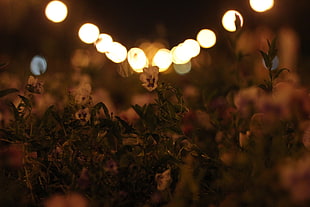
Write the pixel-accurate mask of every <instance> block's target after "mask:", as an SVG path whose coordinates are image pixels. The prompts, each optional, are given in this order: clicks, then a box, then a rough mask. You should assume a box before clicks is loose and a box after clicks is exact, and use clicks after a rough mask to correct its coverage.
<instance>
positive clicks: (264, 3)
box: [250, 0, 274, 12]
mask: <svg viewBox="0 0 310 207" xmlns="http://www.w3.org/2000/svg"><path fill="white" fill-rule="evenodd" d="M273 4H274V0H250V6H251V8H252V9H253V10H254V11H256V12H265V11H267V10H269V9H271V8H272V7H273Z"/></svg>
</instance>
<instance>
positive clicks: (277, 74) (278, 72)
mask: <svg viewBox="0 0 310 207" xmlns="http://www.w3.org/2000/svg"><path fill="white" fill-rule="evenodd" d="M283 71H287V72H290V70H289V69H287V68H281V69H279V70H277V71H276V73H275V74H274V76H273V78H274V79H276V78H278V77H279V75H280V74H281V73H282V72H283Z"/></svg>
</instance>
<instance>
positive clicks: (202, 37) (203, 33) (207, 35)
mask: <svg viewBox="0 0 310 207" xmlns="http://www.w3.org/2000/svg"><path fill="white" fill-rule="evenodd" d="M196 39H197V41H198V43H199V45H200V46H201V47H202V48H211V47H213V46H214V45H215V43H216V35H215V33H214V32H213V31H212V30H210V29H202V30H200V31H199V32H198V34H197V38H196Z"/></svg>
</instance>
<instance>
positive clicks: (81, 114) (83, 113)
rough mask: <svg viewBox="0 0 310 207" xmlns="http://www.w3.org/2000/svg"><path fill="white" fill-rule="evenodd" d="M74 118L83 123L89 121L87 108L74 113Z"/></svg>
mask: <svg viewBox="0 0 310 207" xmlns="http://www.w3.org/2000/svg"><path fill="white" fill-rule="evenodd" d="M75 118H76V119H77V120H80V121H81V122H83V123H86V122H88V121H89V120H90V113H89V108H84V109H80V110H78V111H77V112H76V113H75Z"/></svg>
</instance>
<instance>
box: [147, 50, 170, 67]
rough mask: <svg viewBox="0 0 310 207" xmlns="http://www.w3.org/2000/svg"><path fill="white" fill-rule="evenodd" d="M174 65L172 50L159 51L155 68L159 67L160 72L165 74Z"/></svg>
mask: <svg viewBox="0 0 310 207" xmlns="http://www.w3.org/2000/svg"><path fill="white" fill-rule="evenodd" d="M171 63H172V57H171V53H170V50H168V49H159V50H158V51H157V52H156V54H155V55H154V58H153V63H152V65H153V66H157V67H158V68H159V72H164V71H166V70H168V68H169V67H170V65H171Z"/></svg>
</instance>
